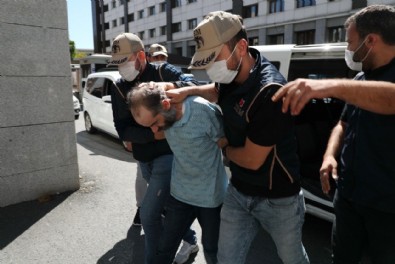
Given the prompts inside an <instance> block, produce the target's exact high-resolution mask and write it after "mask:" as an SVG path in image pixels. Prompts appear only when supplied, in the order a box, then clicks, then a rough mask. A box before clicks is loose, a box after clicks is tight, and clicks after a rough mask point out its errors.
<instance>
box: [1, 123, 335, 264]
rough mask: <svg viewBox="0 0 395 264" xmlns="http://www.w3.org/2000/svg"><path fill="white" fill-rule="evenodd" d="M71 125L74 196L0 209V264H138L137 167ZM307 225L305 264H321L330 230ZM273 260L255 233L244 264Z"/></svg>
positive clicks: (105, 140) (115, 145)
mask: <svg viewBox="0 0 395 264" xmlns="http://www.w3.org/2000/svg"><path fill="white" fill-rule="evenodd" d="M75 123H76V137H77V152H78V163H79V172H80V181H81V188H80V189H79V190H78V191H75V192H69V193H62V194H59V195H55V196H52V197H44V198H49V199H42V200H40V201H38V200H36V201H30V202H25V203H20V204H16V205H11V206H7V207H4V208H0V263H1V264H11V263H12V264H43V263H50V264H54V263H56V264H91V263H98V264H107V263H108V264H110V263H111V264H113V263H116V264H143V263H144V260H143V256H144V236H142V235H141V228H138V227H132V221H133V217H134V215H135V212H136V209H137V208H136V201H135V192H134V180H135V173H136V168H137V167H136V163H135V162H134V161H133V158H132V157H131V154H130V153H128V152H126V151H124V150H123V147H122V146H121V144H120V143H119V142H118V141H116V140H114V139H113V138H111V137H109V136H107V135H105V134H103V133H98V134H96V135H90V134H87V133H86V132H85V130H84V123H83V120H82V118H80V120H77V121H76V122H75ZM310 219H311V220H310V221H311V222H310V223H311V224H307V225H306V224H305V227H306V229H305V231H306V232H305V234H304V235H305V236H304V238H305V242H306V244H305V246H306V248H307V250H308V253H309V255H310V258H311V260H312V262H311V263H320V264H328V263H330V259H329V256H330V248H329V233H330V225H329V224H328V223H325V222H323V221H322V220H317V219H314V218H310ZM192 227H193V229H194V230H195V231H196V233H197V236H198V240H199V245H200V250H199V252H197V254H194V255H193V256H192V257H191V258H190V260H189V262H187V264H191V263H194V264H204V263H205V261H204V256H203V250H202V247H201V244H200V239H201V229H200V227H199V225H198V223H197V222H196V221H195V223H194V224H193V226H192ZM319 234H321V237H320V236H319ZM275 252H276V250H275V248H274V245H273V242H272V241H271V240H270V238H268V236H266V235H264V233H263V231H262V232H261V233H260V234H259V235H258V236H257V238H256V239H255V240H254V242H253V244H252V245H251V249H250V253H249V255H248V258H247V262H246V263H247V264H258V263H266V264H280V263H281V261H280V260H279V259H278V257H277V255H276V253H275ZM313 259H315V261H313Z"/></svg>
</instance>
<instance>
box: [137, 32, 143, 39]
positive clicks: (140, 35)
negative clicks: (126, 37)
mask: <svg viewBox="0 0 395 264" xmlns="http://www.w3.org/2000/svg"><path fill="white" fill-rule="evenodd" d="M138 34H139V38H140V39H141V40H143V39H144V31H140V32H139V33H138Z"/></svg>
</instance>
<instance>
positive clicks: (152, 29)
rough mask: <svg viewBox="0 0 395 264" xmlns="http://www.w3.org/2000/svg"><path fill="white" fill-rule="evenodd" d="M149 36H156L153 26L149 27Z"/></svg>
mask: <svg viewBox="0 0 395 264" xmlns="http://www.w3.org/2000/svg"><path fill="white" fill-rule="evenodd" d="M149 37H150V38H154V37H156V30H155V28H151V29H150V30H149Z"/></svg>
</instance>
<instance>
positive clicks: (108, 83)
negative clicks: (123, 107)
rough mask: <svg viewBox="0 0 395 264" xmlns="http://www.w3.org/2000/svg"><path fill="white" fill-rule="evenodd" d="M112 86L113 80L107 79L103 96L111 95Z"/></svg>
mask: <svg viewBox="0 0 395 264" xmlns="http://www.w3.org/2000/svg"><path fill="white" fill-rule="evenodd" d="M111 86H112V80H110V79H106V83H105V85H104V87H105V89H104V90H103V96H104V95H111Z"/></svg>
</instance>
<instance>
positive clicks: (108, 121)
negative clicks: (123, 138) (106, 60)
mask: <svg viewBox="0 0 395 264" xmlns="http://www.w3.org/2000/svg"><path fill="white" fill-rule="evenodd" d="M112 83H113V82H112V80H111V79H110V78H105V81H104V84H103V97H102V106H101V108H100V118H101V124H102V126H103V130H105V131H106V132H107V133H109V134H112V135H113V136H116V137H118V133H117V131H116V130H115V127H114V119H113V115H112V104H111V86H112Z"/></svg>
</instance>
